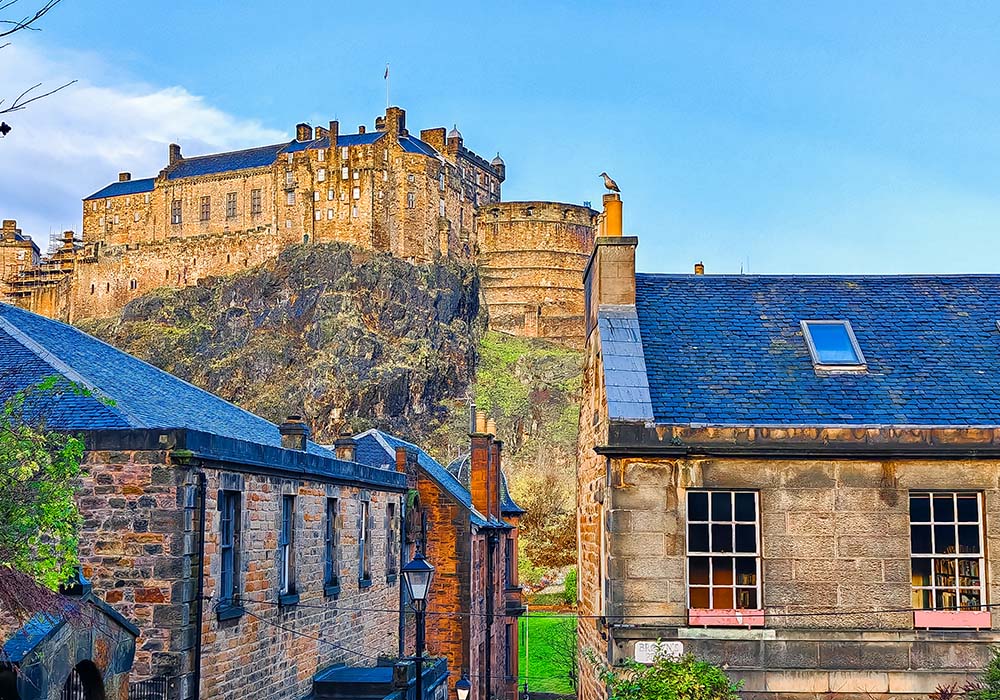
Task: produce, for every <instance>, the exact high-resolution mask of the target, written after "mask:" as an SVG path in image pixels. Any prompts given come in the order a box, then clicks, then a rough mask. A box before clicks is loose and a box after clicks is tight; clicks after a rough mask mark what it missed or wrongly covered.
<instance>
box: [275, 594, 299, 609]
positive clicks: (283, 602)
mask: <svg viewBox="0 0 1000 700" xmlns="http://www.w3.org/2000/svg"><path fill="white" fill-rule="evenodd" d="M298 602H299V594H298V593H282V594H281V595H279V596H278V605H280V606H281V607H283V608H286V607H289V606H292V605H298Z"/></svg>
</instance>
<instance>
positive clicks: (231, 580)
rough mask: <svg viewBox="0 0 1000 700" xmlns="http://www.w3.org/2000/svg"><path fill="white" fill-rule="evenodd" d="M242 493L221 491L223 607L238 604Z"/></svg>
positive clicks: (220, 587) (221, 582) (220, 538)
mask: <svg viewBox="0 0 1000 700" xmlns="http://www.w3.org/2000/svg"><path fill="white" fill-rule="evenodd" d="M239 540H240V492H239V491H221V492H220V496H219V555H220V559H221V560H222V561H221V566H220V574H219V598H220V603H221V606H231V605H234V604H237V602H238V601H239V597H240V578H239V573H238V572H239Z"/></svg>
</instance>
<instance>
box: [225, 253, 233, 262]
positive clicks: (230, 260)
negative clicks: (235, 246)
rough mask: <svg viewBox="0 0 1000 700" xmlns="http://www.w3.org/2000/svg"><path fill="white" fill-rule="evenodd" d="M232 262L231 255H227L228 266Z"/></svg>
mask: <svg viewBox="0 0 1000 700" xmlns="http://www.w3.org/2000/svg"><path fill="white" fill-rule="evenodd" d="M232 261H233V257H232V256H231V255H230V254H229V253H226V264H227V265H228V264H229V263H231V262H232Z"/></svg>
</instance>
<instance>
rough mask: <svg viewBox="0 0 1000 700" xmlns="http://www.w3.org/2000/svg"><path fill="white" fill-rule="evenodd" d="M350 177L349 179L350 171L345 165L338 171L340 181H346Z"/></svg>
mask: <svg viewBox="0 0 1000 700" xmlns="http://www.w3.org/2000/svg"><path fill="white" fill-rule="evenodd" d="M350 177H351V169H350V168H348V167H347V166H346V165H345V166H344V167H343V168H341V169H340V179H341V180H348V179H350Z"/></svg>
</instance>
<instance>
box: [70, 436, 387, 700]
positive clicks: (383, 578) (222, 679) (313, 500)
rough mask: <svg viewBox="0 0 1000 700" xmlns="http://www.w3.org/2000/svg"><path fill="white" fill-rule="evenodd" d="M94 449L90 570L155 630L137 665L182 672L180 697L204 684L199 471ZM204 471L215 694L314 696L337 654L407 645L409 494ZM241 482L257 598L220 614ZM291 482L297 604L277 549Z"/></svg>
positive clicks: (133, 616)
mask: <svg viewBox="0 0 1000 700" xmlns="http://www.w3.org/2000/svg"><path fill="white" fill-rule="evenodd" d="M86 461H87V475H86V477H85V478H84V481H83V485H82V489H81V491H80V495H79V506H80V510H81V513H82V514H83V517H84V523H83V527H82V529H81V537H80V559H81V563H82V564H83V567H84V572H85V574H86V575H87V576H88V577H89V578H91V580H92V582H93V585H94V591H95V593H97V594H98V595H99V596H101V597H103V598H104V599H105V600H106V602H108V603H110V604H112V605H113V606H114V607H115V608H116V609H117V610H118V611H119V612H121V613H122V614H123V615H125V617H127V618H128V619H130V620H131V621H133V622H134V623H135V624H136V625H137V626H139V627H140V629H141V630H142V634H141V636H140V638H139V639H138V640H137V650H136V659H135V667H134V670H133V674H132V679H133V680H137V679H142V678H146V677H150V676H156V675H166V676H169V677H171V678H173V679H175V680H176V681H177V682H176V683H175V688H176V693H177V695H176V696H172V697H181V698H187V697H191V696H192V694H193V688H192V675H191V671H192V668H193V666H192V664H193V653H194V646H195V640H196V635H197V631H196V629H195V620H196V610H197V576H198V570H199V561H198V556H197V555H198V532H199V530H198V515H199V507H200V503H201V499H200V496H199V488H198V482H197V478H196V473H195V471H194V469H191V468H187V467H184V466H181V465H178V464H175V463H174V460H173V459H172V457H171V454H170V453H168V452H150V451H121V452H109V451H102V452H89V453H88V455H87V458H86ZM204 471H205V474H206V482H207V484H206V490H205V493H206V498H205V506H206V527H205V560H204V569H205V578H204V595H205V600H204V601H203V602H204V608H203V623H202V629H201V635H202V640H203V649H202V682H203V697H211V698H219V699H221V700H236V699H238V698H245V697H247V696H248V695H249V696H253V697H294V698H298V697H304V696H305V695H306V694H308V692H309V691H310V688H311V679H312V676H313V674H315V673H316V671H317V670H320V669H322V668H324V667H326V666H329V665H331V664H334V663H337V662H345V663H352V664H358V665H366V664H367V665H371V663H373V659H372V658H371V657H374V656H376V655H377V654H380V653H386V654H395V653H396V651H397V640H398V627H397V624H398V616H397V612H396V611H397V610H398V600H399V598H398V596H399V588H398V586H399V583H398V581H397V580H396V578H395V577H391V576H388V575H387V570H386V566H387V550H386V547H387V546H390V545H389V540H388V532H389V528H388V526H387V517H386V506H387V503H389V502H392V503H395V504H396V505H395V507H396V513H399V512H400V510H399V508H400V501H401V494H396V493H388V492H382V491H377V490H363V489H360V488H359V487H352V486H338V485H333V484H324V483H318V482H315V481H308V480H306V481H303V480H289V479H282V478H279V477H271V476H260V475H253V474H246V473H243V474H236V473H233V472H228V471H219V470H216V469H212V468H205V469H204ZM234 484H238V488H239V490H240V491H241V515H240V528H239V538H240V544H239V547H238V555H237V562H238V568H237V571H238V576H239V579H240V590H241V595H242V598H243V600H242V603H243V608H244V612H243V613H242V614H241V615H239V616H237V617H230V618H228V619H226V618H225V616H220V615H219V614H218V610H219V607H218V603H219V593H218V577H219V573H220V566H221V557H220V554H219V550H218V533H219V508H218V505H219V504H218V495H219V489H220V488H222V487H225V488H227V489H233V488H234ZM286 493H287V494H294V495H295V496H296V508H295V513H296V521H295V552H296V555H295V556H296V559H295V572H296V573H295V580H296V590H297V593H298V594H299V597H300V599H299V601H298V603H297V604H294V605H289V606H284V607H283V606H279V605H278V604H277V601H278V594H277V593H278V578H277V577H278V570H277V566H276V563H275V562H276V549H277V537H278V532H279V528H280V498H281V495H282V494H286ZM328 497H335V498H338V499H339V504H340V510H339V512H340V515H339V517H338V529H337V531H338V534H339V538H338V545H337V551H338V563H339V569H340V575H341V586H340V590H339V591H337V592H331V591H327V590H324V585H323V582H324V568H323V567H324V544H323V532H324V530H323V528H324V512H325V502H326V498H328ZM364 498H368V499H370V504H371V505H370V508H371V519H370V533H371V535H372V560H371V573H372V578H371V583H370V585H363V584H361V583H360V581H359V577H358V556H359V553H358V550H359V548H358V531H359V516H358V514H359V508H360V502H361V500H362V499H364ZM393 542H394V543H395V542H396V540H395V539H394V540H393ZM282 628H284V629H282ZM263 659H266V660H267V661H268V663H267V664H262V663H261V660H263Z"/></svg>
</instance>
